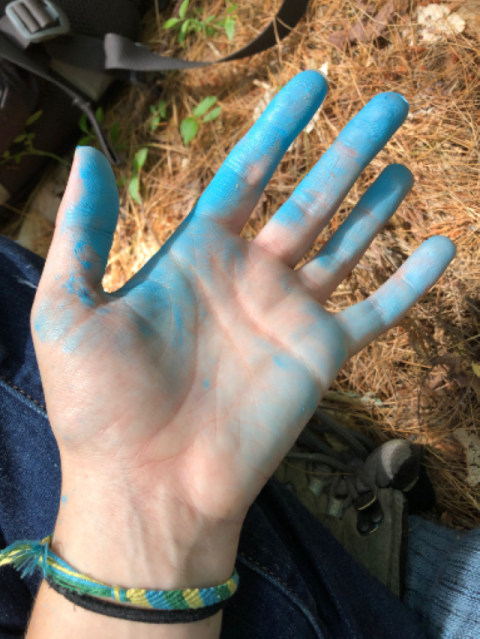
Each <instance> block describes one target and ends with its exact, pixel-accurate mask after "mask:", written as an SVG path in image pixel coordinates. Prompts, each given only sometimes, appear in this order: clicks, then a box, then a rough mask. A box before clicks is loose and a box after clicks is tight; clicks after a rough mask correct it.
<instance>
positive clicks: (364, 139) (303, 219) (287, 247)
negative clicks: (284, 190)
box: [253, 92, 408, 268]
mask: <svg viewBox="0 0 480 639" xmlns="http://www.w3.org/2000/svg"><path fill="white" fill-rule="evenodd" d="M407 113H408V102H407V101H406V100H405V98H403V97H402V96H401V95H399V94H398V93H389V92H388V93H380V94H378V95H376V96H375V97H374V98H373V99H372V100H370V102H369V103H368V104H367V105H366V106H365V107H364V108H363V109H362V110H361V111H360V112H359V113H358V114H357V115H356V116H355V117H354V118H353V120H352V121H351V122H349V123H348V124H347V126H346V127H345V128H344V129H343V131H342V132H341V133H340V135H339V136H338V138H337V139H336V140H335V142H334V143H333V144H332V146H331V147H330V148H329V149H328V150H327V152H326V153H325V154H324V155H323V156H322V158H321V159H320V160H319V161H318V162H317V164H316V165H315V166H314V168H313V169H312V170H311V171H310V173H309V174H308V175H307V176H306V177H305V178H304V179H303V180H302V181H301V182H300V184H299V185H298V186H297V188H296V189H295V191H294V192H293V193H292V195H291V196H290V198H289V199H288V200H287V201H286V202H285V204H283V205H282V206H281V207H280V209H279V210H278V211H277V212H276V213H275V215H274V216H273V217H272V219H271V220H270V221H269V222H268V223H267V224H266V226H265V227H264V228H263V229H262V230H261V231H260V233H259V234H258V235H257V237H256V238H255V239H254V240H253V241H254V242H256V243H257V244H258V245H260V246H262V247H263V248H265V249H266V250H268V251H269V252H270V253H271V254H274V255H276V256H277V257H279V258H280V259H282V260H283V261H284V262H285V263H286V264H288V265H289V266H291V267H292V268H293V267H294V266H295V265H296V264H297V263H298V262H299V261H300V260H301V259H302V257H303V256H304V255H305V253H306V252H307V251H308V249H309V248H310V247H311V246H312V244H313V242H314V241H315V239H316V238H317V236H318V234H319V233H320V231H321V230H322V229H323V228H324V227H325V226H326V225H327V224H328V222H329V221H330V219H331V218H332V216H333V215H334V214H335V212H336V210H337V209H338V207H339V206H340V204H341V202H342V201H343V199H344V198H345V196H346V195H347V193H348V191H349V190H350V189H351V187H352V186H353V184H354V183H355V181H356V180H357V178H358V176H359V175H360V173H361V172H362V171H363V169H364V168H365V167H366V166H367V165H368V163H369V162H371V160H372V159H373V158H374V157H375V156H376V155H377V153H378V152H379V151H380V150H381V149H382V148H383V147H384V146H385V144H386V143H387V142H388V140H389V139H390V138H391V137H392V135H393V134H394V133H395V131H396V130H397V129H398V128H399V127H400V126H401V125H402V123H403V121H404V120H405V118H406V117H407Z"/></svg>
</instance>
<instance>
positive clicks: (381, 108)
mask: <svg viewBox="0 0 480 639" xmlns="http://www.w3.org/2000/svg"><path fill="white" fill-rule="evenodd" d="M364 108H366V109H368V110H369V111H370V110H372V111H374V112H375V113H378V116H379V117H382V118H383V117H387V119H388V120H391V127H392V129H396V128H398V127H399V126H400V124H401V123H402V122H404V120H405V119H406V117H407V115H408V109H409V104H408V102H407V100H406V99H405V98H404V97H403V95H400V93H394V92H393V91H384V92H383V93H377V95H376V96H374V97H373V98H372V99H371V100H370V102H368V103H367V105H366V107H364Z"/></svg>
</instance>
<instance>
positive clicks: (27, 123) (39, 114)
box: [25, 111, 43, 126]
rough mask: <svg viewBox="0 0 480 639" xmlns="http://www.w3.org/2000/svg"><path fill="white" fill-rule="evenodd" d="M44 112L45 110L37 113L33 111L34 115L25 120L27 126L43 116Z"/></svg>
mask: <svg viewBox="0 0 480 639" xmlns="http://www.w3.org/2000/svg"><path fill="white" fill-rule="evenodd" d="M42 113H43V111H36V112H35V113H32V115H31V116H30V117H29V118H28V120H27V121H26V122H25V126H30V125H31V124H33V123H34V122H36V121H37V120H38V118H39V117H41V115H42Z"/></svg>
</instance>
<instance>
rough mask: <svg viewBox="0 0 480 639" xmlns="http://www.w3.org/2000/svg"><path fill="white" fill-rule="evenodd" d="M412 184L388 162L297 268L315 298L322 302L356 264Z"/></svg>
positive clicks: (406, 173)
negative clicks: (348, 212) (352, 207)
mask: <svg viewBox="0 0 480 639" xmlns="http://www.w3.org/2000/svg"><path fill="white" fill-rule="evenodd" d="M412 186H413V175H412V174H411V172H410V171H409V170H408V169H407V168H406V167H405V166H403V165H402V164H391V165H390V166H388V167H387V168H386V169H384V170H383V171H382V173H381V174H380V175H379V176H378V178H377V179H376V180H375V181H374V182H373V184H371V186H370V187H369V188H368V189H367V191H365V193H364V195H363V196H362V197H361V198H360V200H359V202H358V204H357V205H356V206H355V208H354V209H353V211H352V212H351V213H350V215H349V216H348V217H347V219H346V220H345V222H343V224H342V225H341V226H340V227H339V229H338V230H337V231H336V232H335V233H334V234H333V235H332V237H331V238H330V239H329V240H328V242H327V243H326V244H325V245H324V246H323V247H322V249H321V250H320V251H319V252H318V253H317V254H316V255H315V256H314V257H313V258H312V259H311V260H310V261H309V262H307V263H306V264H304V265H303V266H302V267H301V268H299V269H298V275H299V277H300V279H301V280H302V282H303V284H304V285H305V286H306V287H307V288H308V289H309V290H310V291H311V293H312V295H313V296H314V297H315V299H316V300H317V301H318V302H320V303H321V304H323V303H325V302H326V300H327V299H328V298H329V297H330V295H331V294H332V293H333V291H334V290H335V289H336V288H337V286H338V285H339V284H340V283H341V282H342V281H343V280H344V279H345V277H346V276H347V275H348V274H349V273H350V271H351V270H352V269H353V268H354V267H355V266H356V264H357V263H358V262H359V260H360V259H361V257H362V255H363V254H364V253H365V251H366V250H367V248H368V247H369V245H370V243H371V242H372V240H373V239H374V238H375V236H376V235H377V233H378V232H379V231H380V230H381V229H382V227H383V226H384V225H385V224H386V222H388V220H389V219H390V218H391V217H392V215H393V214H394V213H395V211H396V210H397V208H398V207H399V205H400V204H401V202H402V200H403V199H404V198H405V197H406V195H407V194H408V192H409V191H410V189H411V188H412Z"/></svg>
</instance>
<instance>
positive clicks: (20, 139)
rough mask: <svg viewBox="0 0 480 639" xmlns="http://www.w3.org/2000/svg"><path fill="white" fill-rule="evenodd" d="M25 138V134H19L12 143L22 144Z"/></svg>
mask: <svg viewBox="0 0 480 639" xmlns="http://www.w3.org/2000/svg"><path fill="white" fill-rule="evenodd" d="M26 137H27V134H26V133H20V135H17V137H16V138H15V140H14V141H13V142H14V143H15V142H17V143H18V142H23V141H24V140H25V138H26Z"/></svg>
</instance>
